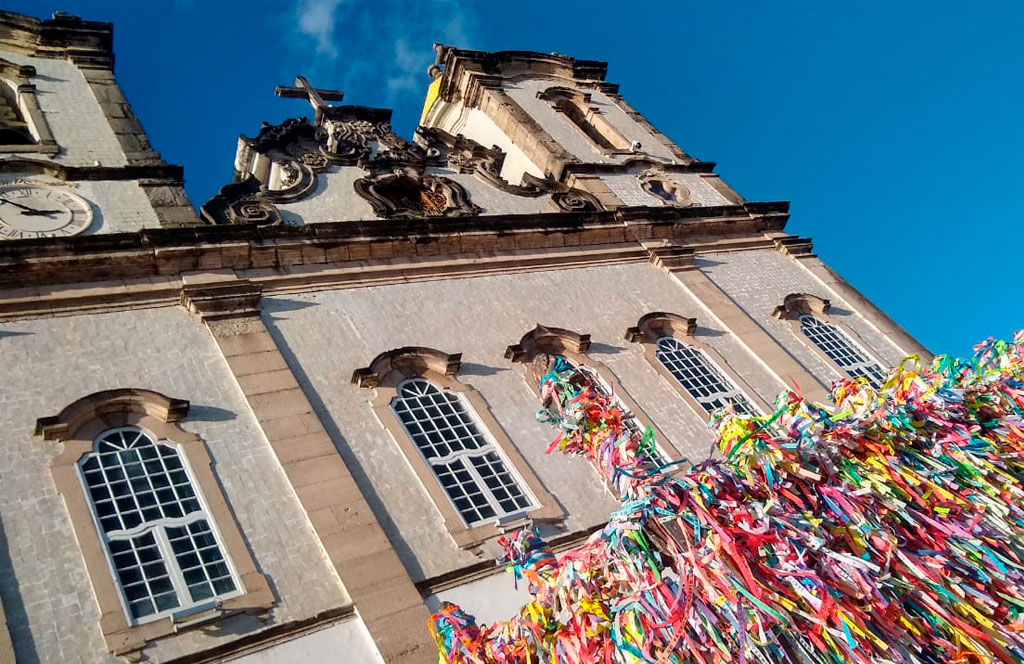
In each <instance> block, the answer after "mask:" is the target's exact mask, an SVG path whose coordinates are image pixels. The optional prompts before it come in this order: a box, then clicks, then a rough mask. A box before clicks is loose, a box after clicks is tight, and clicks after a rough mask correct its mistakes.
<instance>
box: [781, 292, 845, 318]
mask: <svg viewBox="0 0 1024 664" xmlns="http://www.w3.org/2000/svg"><path fill="white" fill-rule="evenodd" d="M831 307H832V303H831V302H829V301H828V300H826V299H825V298H823V297H818V296H817V295H811V294H810V293H790V294H789V295H787V296H786V297H785V298H784V299H783V300H782V304H780V305H778V306H777V307H775V309H773V310H772V315H773V316H775V317H776V318H778V319H780V320H798V319H799V318H800V316H802V315H804V314H810V315H811V316H826V317H827V316H828V310H829V309H830V308H831Z"/></svg>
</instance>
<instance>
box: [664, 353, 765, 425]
mask: <svg viewBox="0 0 1024 664" xmlns="http://www.w3.org/2000/svg"><path fill="white" fill-rule="evenodd" d="M657 346H658V350H657V352H656V353H655V356H656V357H657V358H658V361H659V362H661V363H662V365H664V367H665V368H666V369H668V371H669V373H671V374H672V376H673V377H674V378H675V379H676V380H677V381H679V384H680V385H682V386H683V388H685V389H686V391H687V392H689V393H690V395H691V396H693V398H694V399H696V400H697V403H699V404H700V405H701V407H702V408H704V410H706V411H707V412H709V413H710V412H711V411H713V410H715V409H717V408H723V407H725V406H727V405H730V404H731V405H733V406H734V407H735V408H736V412H738V413H741V414H743V415H759V414H760V410H759V409H758V408H757V407H756V406H755V405H754V404H753V403H751V401H750V399H749V398H747V396H746V395H745V394H743V392H742V391H741V390H740V388H739V386H737V385H736V384H735V383H733V382H732V380H730V379H729V377H728V376H726V375H725V374H724V373H723V372H722V371H721V370H720V369H719V368H718V367H717V366H716V365H715V363H714V362H712V360H711V358H710V357H708V355H707V353H705V352H704V351H703V350H701V349H699V348H693V347H691V346H687V345H686V344H684V343H682V342H681V341H679V340H678V339H676V338H675V337H662V338H660V339H658V341H657Z"/></svg>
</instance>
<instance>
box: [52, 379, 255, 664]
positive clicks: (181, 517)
mask: <svg viewBox="0 0 1024 664" xmlns="http://www.w3.org/2000/svg"><path fill="white" fill-rule="evenodd" d="M188 410H189V403H188V401H185V400H183V399H171V398H169V397H167V396H164V395H162V394H159V393H157V392H152V391H150V390H141V389H116V390H108V391H104V392H96V393H94V394H90V395H88V396H85V397H82V398H81V399H78V400H77V401H75V402H73V403H71V404H69V405H68V406H66V407H65V408H64V409H63V410H61V411H60V413H58V414H57V415H53V416H50V417H41V418H39V420H37V421H36V434H37V435H40V436H42V437H43V439H44V440H54V441H60V443H61V447H62V451H61V452H60V454H58V455H57V456H55V457H54V458H53V459H52V460H51V462H50V467H51V471H52V473H53V481H54V485H55V486H56V488H57V491H58V493H60V494H61V495H62V496H63V497H64V502H65V504H66V505H67V508H68V515H69V516H70V519H71V527H72V528H73V529H74V532H75V538H76V539H77V540H78V545H79V547H81V549H82V559H83V561H84V563H85V568H86V571H87V572H88V575H89V582H90V583H91V585H92V588H93V593H94V595H95V597H96V603H97V604H98V605H99V609H100V613H101V614H102V615H103V620H102V621H100V629H101V630H102V633H103V637H104V639H105V640H106V642H107V647H108V648H109V650H110V652H111V653H113V654H115V655H117V656H123V657H126V658H128V659H132V660H133V661H134V660H137V659H138V654H139V653H140V652H141V651H142V650H143V649H144V648H145V647H146V645H147V644H148V643H150V642H152V641H154V640H155V639H161V638H165V637H170V636H173V635H175V634H177V633H179V632H180V631H181V630H182V629H187V628H188V627H192V626H196V625H201V624H203V625H205V624H209V623H211V622H212V621H217V620H220V619H222V618H226V617H228V616H232V615H236V614H238V613H248V614H252V615H258V616H263V617H266V616H267V614H268V611H269V610H270V608H271V607H273V606H274V603H275V601H274V594H273V593H272V592H271V590H270V584H269V583H268V581H267V579H266V577H264V576H263V574H262V573H261V572H260V571H259V570H258V569H257V567H256V562H255V561H254V560H253V558H252V554H251V553H250V552H249V549H248V547H247V546H246V543H245V539H244V537H243V536H242V533H241V531H240V530H239V526H238V523H237V522H236V521H235V518H234V515H233V514H232V513H231V507H230V506H229V505H228V503H227V500H226V496H225V495H224V493H223V489H222V487H221V486H220V485H219V483H218V482H217V478H216V476H215V475H214V471H213V460H212V459H211V457H210V452H209V450H208V449H207V447H206V444H205V443H204V442H203V440H202V439H201V438H199V436H197V435H196V434H194V433H191V432H189V431H186V430H185V429H182V428H181V427H180V426H179V425H178V422H179V421H180V420H181V419H182V418H184V417H185V416H186V415H187V414H188Z"/></svg>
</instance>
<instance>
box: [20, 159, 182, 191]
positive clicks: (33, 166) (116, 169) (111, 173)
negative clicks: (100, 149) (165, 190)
mask: <svg viewBox="0 0 1024 664" xmlns="http://www.w3.org/2000/svg"><path fill="white" fill-rule="evenodd" d="M2 173H34V174H38V175H48V176H50V177H53V178H57V179H58V180H67V181H76V180H145V179H151V180H165V181H170V182H173V183H175V184H181V183H183V182H184V181H185V170H184V169H183V168H182V167H181V166H177V165H174V164H139V165H131V166H65V165H64V164H59V163H55V162H52V161H47V160H44V159H32V158H26V157H14V158H9V159H4V158H0V174H2Z"/></svg>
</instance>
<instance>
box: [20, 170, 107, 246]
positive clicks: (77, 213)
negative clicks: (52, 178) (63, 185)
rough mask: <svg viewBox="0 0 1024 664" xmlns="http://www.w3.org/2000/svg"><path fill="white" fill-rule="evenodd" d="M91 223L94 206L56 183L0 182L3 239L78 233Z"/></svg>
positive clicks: (60, 235) (61, 235) (62, 235)
mask: <svg viewBox="0 0 1024 664" xmlns="http://www.w3.org/2000/svg"><path fill="white" fill-rule="evenodd" d="M90 225H92V207H91V206H90V205H89V203H88V202H87V201H86V200H85V199H84V198H82V197H81V196H78V195H75V194H72V193H71V192H69V191H65V190H63V189H60V188H57V187H45V186H40V185H34V184H5V185H0V240H23V239H30V238H37V237H67V236H71V235H78V234H79V233H82V232H83V231H85V230H86V229H87V228H89V226H90Z"/></svg>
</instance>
